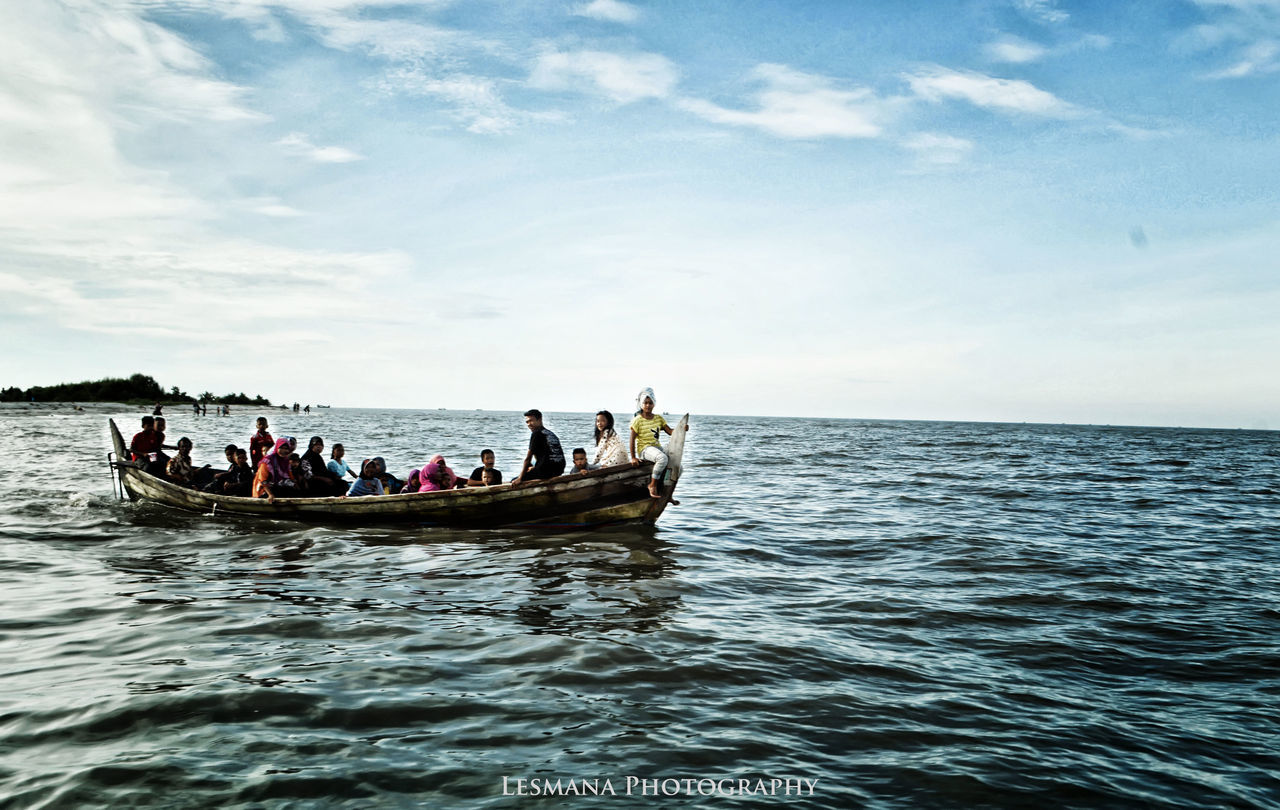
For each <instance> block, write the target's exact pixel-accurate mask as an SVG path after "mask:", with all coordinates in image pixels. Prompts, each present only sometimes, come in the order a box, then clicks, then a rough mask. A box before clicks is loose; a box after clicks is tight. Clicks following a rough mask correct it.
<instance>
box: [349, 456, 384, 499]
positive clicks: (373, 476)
mask: <svg viewBox="0 0 1280 810" xmlns="http://www.w3.org/2000/svg"><path fill="white" fill-rule="evenodd" d="M385 493H386V490H385V489H383V487H382V481H381V480H380V479H379V478H378V465H377V464H376V463H375V462H374V461H373V459H371V458H367V459H365V460H364V462H363V463H362V464H361V465H360V475H359V476H358V477H357V478H356V480H355V483H353V484H352V485H351V489H349V490H347V494H346V495H344V496H343V497H344V498H359V497H363V496H365V495H383V494H385Z"/></svg>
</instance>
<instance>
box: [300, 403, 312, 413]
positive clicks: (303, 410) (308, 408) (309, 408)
mask: <svg viewBox="0 0 1280 810" xmlns="http://www.w3.org/2000/svg"><path fill="white" fill-rule="evenodd" d="M302 412H303V413H311V405H310V404H308V405H307V407H305V408H303V409H302Z"/></svg>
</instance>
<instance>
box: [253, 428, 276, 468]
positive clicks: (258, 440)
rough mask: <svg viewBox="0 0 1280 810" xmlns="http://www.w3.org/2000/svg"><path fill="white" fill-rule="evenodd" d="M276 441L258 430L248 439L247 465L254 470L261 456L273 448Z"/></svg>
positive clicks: (268, 434)
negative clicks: (250, 465)
mask: <svg viewBox="0 0 1280 810" xmlns="http://www.w3.org/2000/svg"><path fill="white" fill-rule="evenodd" d="M275 443H276V440H275V439H273V438H271V434H270V433H267V432H266V431H265V430H259V431H258V432H257V433H255V434H253V436H252V437H250V438H249V463H250V464H252V465H253V468H254V469H255V470H256V469H257V468H258V462H259V461H262V456H263V455H264V454H265V452H266V451H267V450H270V449H271V448H272V447H274V446H275Z"/></svg>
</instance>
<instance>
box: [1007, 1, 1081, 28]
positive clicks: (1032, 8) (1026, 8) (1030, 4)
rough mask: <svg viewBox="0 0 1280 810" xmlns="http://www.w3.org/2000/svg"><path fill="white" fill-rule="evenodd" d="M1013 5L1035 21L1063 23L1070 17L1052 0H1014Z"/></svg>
mask: <svg viewBox="0 0 1280 810" xmlns="http://www.w3.org/2000/svg"><path fill="white" fill-rule="evenodd" d="M1014 5H1015V6H1016V7H1017V8H1018V9H1019V10H1021V11H1022V12H1023V13H1024V14H1026V15H1027V16H1028V17H1030V18H1031V19H1033V20H1036V21H1037V22H1042V23H1047V24H1057V23H1064V22H1066V21H1067V20H1068V19H1069V18H1070V15H1069V14H1067V12H1065V11H1063V10H1062V9H1060V8H1058V6H1057V4H1055V3H1054V2H1053V0H1015V2H1014Z"/></svg>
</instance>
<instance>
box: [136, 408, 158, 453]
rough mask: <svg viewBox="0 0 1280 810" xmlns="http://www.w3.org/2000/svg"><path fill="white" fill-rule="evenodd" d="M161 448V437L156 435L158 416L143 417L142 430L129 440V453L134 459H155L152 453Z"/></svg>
mask: <svg viewBox="0 0 1280 810" xmlns="http://www.w3.org/2000/svg"><path fill="white" fill-rule="evenodd" d="M159 449H160V437H159V436H157V435H156V418H155V417H154V416H144V417H142V430H140V431H138V432H137V433H135V434H133V438H132V439H131V440H130V441H129V455H130V456H131V457H132V458H133V460H134V461H142V462H148V461H155V458H153V457H152V454H153V453H155V452H157V451H158V450H159Z"/></svg>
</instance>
